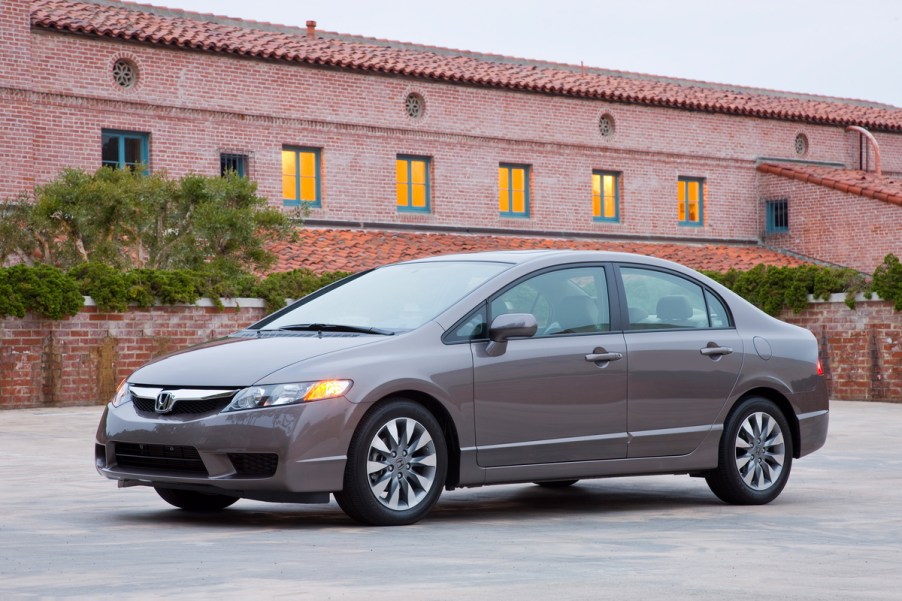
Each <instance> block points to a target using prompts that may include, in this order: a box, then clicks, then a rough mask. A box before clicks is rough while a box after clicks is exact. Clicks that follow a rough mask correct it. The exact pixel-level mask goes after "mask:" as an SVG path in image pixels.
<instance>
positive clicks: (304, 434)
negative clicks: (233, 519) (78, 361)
mask: <svg viewBox="0 0 902 601" xmlns="http://www.w3.org/2000/svg"><path fill="white" fill-rule="evenodd" d="M364 409H365V408H364V407H361V406H360V405H355V404H352V403H350V402H349V401H347V400H346V399H344V398H338V399H330V400H326V401H316V402H312V403H307V404H298V405H287V406H285V407H270V408H265V409H252V410H247V411H238V412H233V413H215V414H213V415H206V416H200V417H193V416H191V417H190V418H174V417H166V416H153V415H148V414H146V413H139V411H138V410H137V409H136V408H135V406H134V404H133V403H126V404H124V405H122V406H120V407H116V408H113V407H112V406H107V408H106V410H105V411H104V414H103V417H102V418H101V421H100V425H99V427H98V430H97V437H96V450H95V465H96V467H97V471H98V472H99V473H100V474H101V475H102V476H105V477H107V478H110V479H113V480H119V481H120V485H124V486H130V485H148V486H162V487H172V488H186V489H193V490H202V491H206V492H215V493H221V494H230V495H234V496H240V497H247V498H256V499H261V500H278V501H291V500H295V501H301V502H303V501H305V500H307V501H311V500H314V501H320V500H326V501H327V500H328V493H329V492H334V491H338V490H341V489H342V486H343V480H344V469H345V463H346V461H347V449H348V445H349V444H350V436H351V433H352V432H353V431H354V427H355V426H356V420H357V419H359V417H360V414H362V411H363V410H364ZM309 493H326V494H325V498H323V495H311V494H309Z"/></svg>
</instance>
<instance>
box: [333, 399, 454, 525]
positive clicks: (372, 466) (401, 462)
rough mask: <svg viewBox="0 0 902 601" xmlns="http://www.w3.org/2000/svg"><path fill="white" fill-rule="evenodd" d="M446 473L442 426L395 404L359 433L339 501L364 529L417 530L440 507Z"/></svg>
mask: <svg viewBox="0 0 902 601" xmlns="http://www.w3.org/2000/svg"><path fill="white" fill-rule="evenodd" d="M447 472H448V448H447V446H446V444H445V436H444V433H443V432H442V428H441V426H440V425H439V423H438V421H437V420H436V419H435V417H434V416H433V415H432V414H431V413H430V412H429V411H428V410H427V409H426V408H424V407H423V406H421V405H418V404H417V403H414V402H412V401H409V400H407V399H393V400H391V401H388V402H386V403H385V404H383V405H380V406H378V407H376V408H375V409H374V410H373V411H371V412H370V413H368V414H367V415H366V416H365V417H364V418H363V421H362V422H361V423H360V425H359V426H358V427H357V431H356V432H355V433H354V436H353V438H352V439H351V445H350V448H349V449H348V463H347V466H346V467H345V475H344V489H343V490H342V491H340V492H336V493H335V500H336V501H338V505H339V507H341V508H342V510H344V512H345V513H346V514H348V516H349V517H350V518H351V519H353V520H355V521H358V522H361V523H363V524H368V525H371V526H402V525H405V524H413V523H414V522H417V521H419V520H421V519H422V518H423V517H424V516H425V515H426V514H427V513H429V510H430V509H432V506H433V505H435V502H436V501H438V498H439V496H440V495H441V494H442V488H443V487H444V485H445V476H446V474H447Z"/></svg>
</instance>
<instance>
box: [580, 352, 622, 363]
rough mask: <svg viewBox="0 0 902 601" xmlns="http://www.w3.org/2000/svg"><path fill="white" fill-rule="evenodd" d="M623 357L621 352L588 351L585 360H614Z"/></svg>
mask: <svg viewBox="0 0 902 601" xmlns="http://www.w3.org/2000/svg"><path fill="white" fill-rule="evenodd" d="M617 359H623V353H589V354H588V355H586V361H592V362H594V363H598V362H600V361H616V360H617Z"/></svg>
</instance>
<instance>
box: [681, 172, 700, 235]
mask: <svg viewBox="0 0 902 601" xmlns="http://www.w3.org/2000/svg"><path fill="white" fill-rule="evenodd" d="M704 208H705V180H704V178H700V177H680V178H679V179H678V180H677V222H678V223H679V224H680V225H703V224H704Z"/></svg>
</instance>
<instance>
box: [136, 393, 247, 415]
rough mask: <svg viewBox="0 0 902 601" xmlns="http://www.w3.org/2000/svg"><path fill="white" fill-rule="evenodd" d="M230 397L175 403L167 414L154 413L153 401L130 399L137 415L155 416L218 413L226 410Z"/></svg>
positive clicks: (138, 398)
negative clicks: (150, 414)
mask: <svg viewBox="0 0 902 601" xmlns="http://www.w3.org/2000/svg"><path fill="white" fill-rule="evenodd" d="M231 400H232V399H231V397H225V398H218V399H206V400H201V401H176V403H175V405H173V406H172V411H170V412H168V413H156V412H155V411H154V403H155V402H156V401H155V399H144V398H141V397H132V402H134V404H135V409H136V410H137V411H138V413H152V414H153V415H155V416H160V415H201V414H204V413H219V412H220V411H222V410H223V409H225V408H226V405H228V404H229V402H230V401H231Z"/></svg>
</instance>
